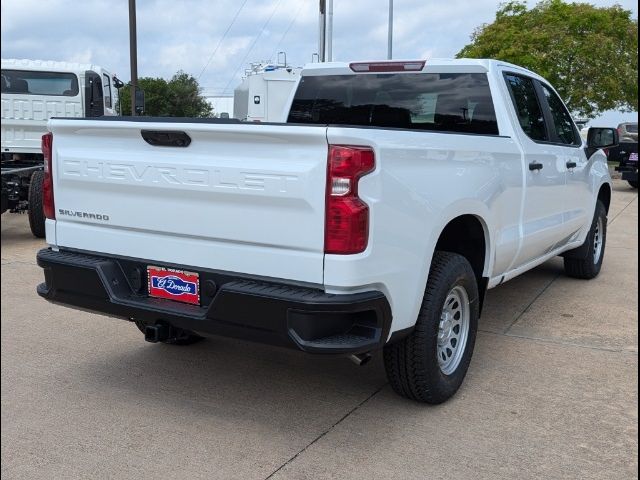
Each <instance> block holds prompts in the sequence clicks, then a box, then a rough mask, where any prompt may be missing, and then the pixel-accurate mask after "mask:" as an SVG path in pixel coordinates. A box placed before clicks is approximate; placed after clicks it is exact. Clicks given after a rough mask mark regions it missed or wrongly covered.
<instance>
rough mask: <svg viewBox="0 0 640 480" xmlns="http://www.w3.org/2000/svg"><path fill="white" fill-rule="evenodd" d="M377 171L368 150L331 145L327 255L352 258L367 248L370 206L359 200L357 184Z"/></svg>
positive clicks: (327, 206) (371, 153)
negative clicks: (350, 256)
mask: <svg viewBox="0 0 640 480" xmlns="http://www.w3.org/2000/svg"><path fill="white" fill-rule="evenodd" d="M374 168H375V156H374V154H373V150H372V149H371V148H369V147H352V146H344V145H330V146H329V165H328V170H327V194H326V195H327V198H326V213H325V234H324V251H325V253H332V254H338V255H349V254H354V253H360V252H363V251H364V250H365V249H366V248H367V242H368V240H369V207H368V206H367V204H366V203H364V202H363V201H362V200H361V199H360V198H359V197H358V181H359V180H360V177H362V176H363V175H366V174H367V173H369V172H372V171H373V170H374Z"/></svg>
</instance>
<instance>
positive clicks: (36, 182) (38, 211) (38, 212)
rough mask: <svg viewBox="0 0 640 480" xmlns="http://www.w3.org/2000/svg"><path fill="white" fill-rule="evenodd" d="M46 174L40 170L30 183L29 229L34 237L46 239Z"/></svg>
mask: <svg viewBox="0 0 640 480" xmlns="http://www.w3.org/2000/svg"><path fill="white" fill-rule="evenodd" d="M43 182H44V172H43V171H42V170H38V171H37V172H35V173H34V174H33V175H31V182H30V183H29V228H31V233H33V236H34V237H38V238H44V237H45V218H44V210H43V208H42V201H43V192H42V185H43Z"/></svg>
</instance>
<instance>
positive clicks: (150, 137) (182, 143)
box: [140, 130, 191, 147]
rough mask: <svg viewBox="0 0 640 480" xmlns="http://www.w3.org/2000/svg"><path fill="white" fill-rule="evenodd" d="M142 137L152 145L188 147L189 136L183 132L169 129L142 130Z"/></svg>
mask: <svg viewBox="0 0 640 480" xmlns="http://www.w3.org/2000/svg"><path fill="white" fill-rule="evenodd" d="M140 133H141V134H142V138H144V141H145V142H147V143H148V144H149V145H153V146H154V147H188V146H189V144H190V143H191V137H189V135H187V134H186V133H185V132H180V131H171V130H142V131H141V132H140Z"/></svg>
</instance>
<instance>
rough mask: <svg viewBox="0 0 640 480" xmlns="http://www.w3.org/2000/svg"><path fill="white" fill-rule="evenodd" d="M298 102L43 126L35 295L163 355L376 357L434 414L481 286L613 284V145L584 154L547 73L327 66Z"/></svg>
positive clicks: (593, 144) (459, 377) (430, 65)
mask: <svg viewBox="0 0 640 480" xmlns="http://www.w3.org/2000/svg"><path fill="white" fill-rule="evenodd" d="M290 103H291V105H290V108H289V115H288V122H287V123H283V124H264V123H244V122H238V121H232V120H227V121H224V120H218V119H212V120H202V119H197V120H196V119H193V120H190V119H171V118H155V119H154V118H127V119H119V118H106V117H105V118H100V119H52V120H50V121H49V130H50V132H51V133H49V134H47V135H46V136H45V137H44V139H43V145H44V155H45V158H46V161H47V165H48V169H47V171H46V178H45V182H44V187H45V198H44V211H45V214H46V217H47V221H46V230H47V243H49V245H50V246H49V248H47V249H44V250H41V251H40V252H39V253H38V255H37V261H38V265H40V266H41V267H42V268H43V269H44V277H45V281H44V283H42V284H40V285H39V286H38V288H37V291H38V294H39V295H41V296H42V297H44V298H45V299H47V300H50V301H52V302H55V303H56V304H63V305H67V306H69V307H72V308H79V309H83V310H91V311H96V312H100V313H102V314H106V315H110V316H114V317H120V318H123V319H126V320H131V321H133V322H135V325H136V326H137V328H139V329H140V330H141V331H142V332H143V333H144V336H145V339H146V340H147V341H150V342H164V343H173V344H175V343H179V344H189V343H193V342H195V341H197V340H199V339H200V338H201V337H202V336H206V335H227V336H232V337H239V338H244V339H249V340H255V341H258V342H264V343H269V344H274V345H280V346H285V347H290V348H294V349H299V350H302V351H305V352H308V353H310V354H325V355H327V354H333V355H336V354H339V355H347V356H350V357H351V358H352V359H353V360H355V361H356V362H357V363H364V362H366V361H367V360H368V359H369V358H370V357H371V353H372V352H374V351H376V350H378V349H383V350H384V362H385V367H386V371H387V375H388V378H389V381H390V384H391V386H392V387H393V389H394V390H395V391H396V392H397V393H399V394H400V395H403V396H405V397H408V398H411V399H414V400H417V401H421V402H427V403H440V402H443V401H445V400H447V399H448V398H449V397H451V396H452V395H453V394H454V393H455V392H456V391H457V390H458V387H459V386H460V385H461V383H462V381H463V378H464V377H465V374H466V372H467V369H468V367H469V364H470V361H471V356H472V352H473V349H474V344H475V341H476V332H477V329H478V318H479V317H480V313H481V311H482V305H483V301H484V298H485V292H486V290H487V289H488V288H493V287H497V286H498V285H501V284H503V283H504V282H506V281H509V280H510V279H512V278H514V277H516V276H518V275H520V274H522V273H524V272H526V271H527V270H530V269H531V268H534V267H535V266H537V265H540V264H541V263H543V262H545V261H547V260H548V259H550V258H552V257H554V256H557V255H562V256H564V265H565V271H566V273H567V274H568V275H569V276H571V277H576V278H580V279H592V278H595V277H596V276H597V275H598V273H599V272H600V268H601V266H602V262H603V258H604V251H605V244H606V228H607V212H608V210H609V205H610V201H611V179H610V177H609V170H608V167H607V160H606V156H605V155H604V153H603V151H602V149H603V148H607V147H611V146H613V145H615V143H616V140H617V131H616V130H615V129H613V128H611V129H597V128H592V129H591V130H590V135H589V140H588V145H587V149H586V150H585V149H584V148H583V142H582V140H581V139H580V136H579V132H578V130H577V128H576V126H575V124H574V122H573V120H572V119H571V116H570V114H569V112H568V110H567V108H566V107H565V105H564V104H563V102H562V100H561V99H560V97H559V96H558V94H557V93H556V91H555V90H554V89H553V88H552V87H551V85H550V84H549V83H548V82H547V81H546V80H544V79H543V78H542V77H540V76H538V75H536V74H535V73H533V72H531V71H528V70H525V69H523V68H521V67H517V66H515V65H509V64H505V63H504V62H497V61H491V60H469V59H460V60H431V61H429V62H424V61H411V62H386V61H382V62H354V63H330V64H321V63H320V64H312V65H310V66H308V67H306V68H305V69H303V71H302V76H301V78H300V80H299V82H298V86H297V89H296V90H295V94H294V95H293V96H292V100H290ZM89 318H90V317H87V320H88V319H89ZM550 374H553V373H550Z"/></svg>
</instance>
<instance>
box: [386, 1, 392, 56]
mask: <svg viewBox="0 0 640 480" xmlns="http://www.w3.org/2000/svg"><path fill="white" fill-rule="evenodd" d="M392 58H393V0H389V40H388V42H387V59H388V60H391V59H392Z"/></svg>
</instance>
